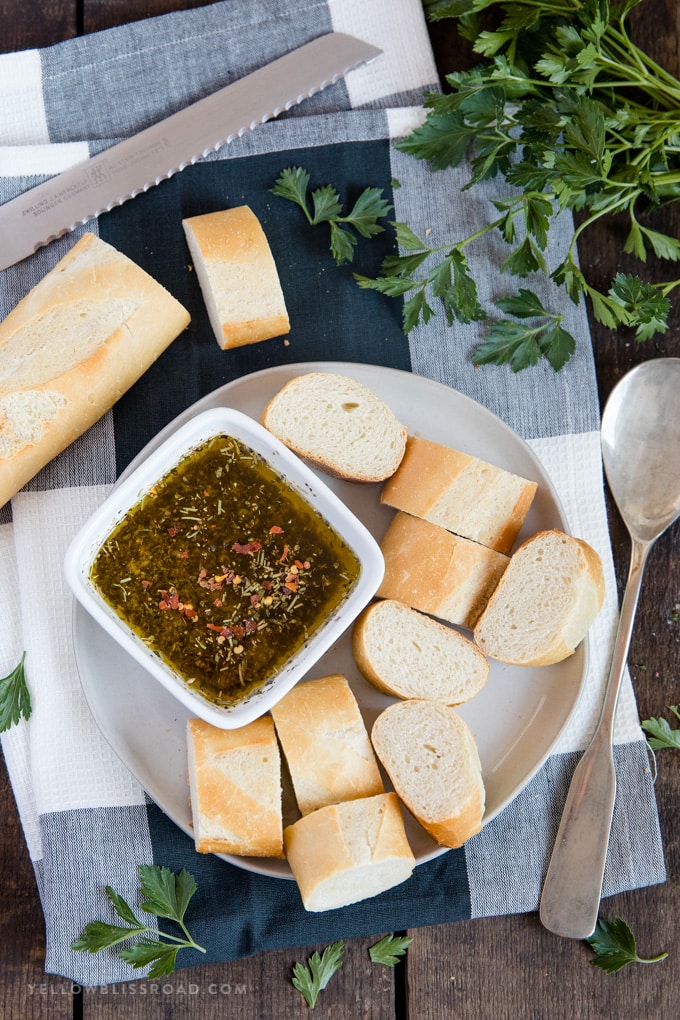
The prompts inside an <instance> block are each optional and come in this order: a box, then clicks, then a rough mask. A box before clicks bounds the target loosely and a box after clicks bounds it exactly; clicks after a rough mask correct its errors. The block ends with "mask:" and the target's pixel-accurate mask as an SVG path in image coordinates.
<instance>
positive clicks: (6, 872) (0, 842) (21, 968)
mask: <svg viewBox="0 0 680 1020" xmlns="http://www.w3.org/2000/svg"><path fill="white" fill-rule="evenodd" d="M0 803H2V805H3V819H2V825H0V888H1V889H2V910H0V961H2V962H1V964H0V968H1V980H0V1016H2V1017H21V1018H22V1020H42V1018H43V1017H49V1018H50V1020H52V1018H54V1020H65V1018H67V1017H72V1015H73V994H72V993H73V986H72V983H71V982H70V981H66V980H64V979H63V978H55V977H50V976H49V975H46V974H45V922H44V920H43V915H42V910H41V908H40V901H39V899H38V889H37V886H36V880H35V874H34V872H33V866H32V865H31V862H30V860H29V856H28V852H27V850H26V844H25V842H24V837H23V832H22V830H21V823H20V821H19V816H18V813H17V810H16V805H15V802H14V795H13V793H12V788H11V786H10V783H9V777H8V775H7V769H6V768H5V761H4V758H2V756H1V755H0Z"/></svg>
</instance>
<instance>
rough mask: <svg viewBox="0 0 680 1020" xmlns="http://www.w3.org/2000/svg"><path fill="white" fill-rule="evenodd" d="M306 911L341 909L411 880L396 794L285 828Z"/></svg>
mask: <svg viewBox="0 0 680 1020" xmlns="http://www.w3.org/2000/svg"><path fill="white" fill-rule="evenodd" d="M283 835H284V840H285V847H286V856H287V858H288V863H289V865H290V869H291V871H292V872H293V876H294V878H295V880H296V882H297V884H298V888H299V890H300V896H301V897H302V902H303V905H304V907H305V910H309V911H320V910H335V909H337V908H338V907H345V906H347V905H348V904H350V903H357V902H359V900H365V899H368V898H369V897H371V896H377V895H378V893H381V892H385V890H386V889H391V888H392V887H393V886H395V885H399V884H400V883H401V882H405V881H406V879H407V878H409V877H410V875H411V874H412V872H413V868H414V867H415V857H414V855H413V851H412V850H411V847H410V846H409V843H408V840H407V838H406V831H405V828H404V818H403V815H402V813H401V807H400V805H399V801H398V799H397V797H396V795H395V794H394V793H382V794H378V795H376V796H374V797H362V798H361V799H359V800H351V801H345V802H344V803H342V804H330V805H328V806H327V807H324V808H320V809H319V810H318V811H313V812H312V813H311V814H309V815H306V816H305V817H304V818H300V819H299V820H298V821H296V822H294V823H293V824H292V825H289V826H287V827H286V828H285V829H284V834H283Z"/></svg>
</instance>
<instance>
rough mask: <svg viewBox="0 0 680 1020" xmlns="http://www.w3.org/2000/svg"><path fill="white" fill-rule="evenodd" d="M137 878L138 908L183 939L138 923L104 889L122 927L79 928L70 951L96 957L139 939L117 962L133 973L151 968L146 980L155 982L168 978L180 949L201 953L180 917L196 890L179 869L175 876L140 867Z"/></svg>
mask: <svg viewBox="0 0 680 1020" xmlns="http://www.w3.org/2000/svg"><path fill="white" fill-rule="evenodd" d="M139 877H140V883H141V891H142V897H143V898H142V902H141V908H142V910H144V911H146V913H148V914H154V915H155V916H156V917H165V918H168V919H170V920H172V921H175V923H176V924H178V925H179V927H180V928H181V930H182V932H183V934H184V937H183V938H182V937H180V936H177V935H171V934H169V933H168V932H163V931H160V930H158V929H156V928H153V927H150V926H149V925H147V924H145V923H144V922H143V921H140V920H139V919H138V918H137V916H136V915H135V912H134V910H133V909H132V907H131V906H130V905H129V903H127V902H126V900H124V899H123V897H122V896H121V895H120V894H119V893H117V892H115V891H114V890H113V889H112V888H111V886H107V887H106V895H107V896H108V899H109V902H110V903H111V905H112V907H113V909H114V910H115V912H116V914H117V915H118V917H119V918H120V919H121V920H122V921H124V922H125V924H124V925H117V924H109V923H107V922H106V921H91V922H90V923H89V924H86V925H85V927H84V928H83V930H82V932H81V934H80V936H79V937H78V938H77V939H76V940H75V942H73V943H72V944H71V948H72V949H74V950H76V951H77V952H82V953H98V952H99V951H100V950H102V949H109V948H112V947H113V946H117V945H120V944H121V943H122V942H126V941H127V940H129V939H131V938H134V937H136V936H142V937H141V938H139V939H138V941H136V942H134V943H133V944H131V945H130V946H128V947H126V948H125V949H122V950H121V951H120V952H119V954H118V955H119V956H120V958H121V960H124V961H125V962H126V963H129V964H130V966H131V967H135V968H136V969H138V968H140V967H146V966H149V965H151V969H150V970H149V977H151V978H157V977H162V976H163V975H165V974H170V973H171V972H172V971H173V970H174V969H175V966H176V964H177V954H178V953H179V951H180V949H196V950H198V951H199V952H201V953H204V952H205V949H204V948H203V947H202V946H199V945H198V944H197V943H196V942H194V940H193V938H192V937H191V935H190V934H189V931H188V930H187V927H186V925H185V923H184V914H185V913H186V909H187V907H188V905H189V901H190V900H191V897H192V896H193V895H194V893H195V892H196V889H197V886H196V882H195V880H194V877H193V875H190V874H189V872H188V871H185V870H184V869H182V871H180V872H179V873H178V874H175V873H174V872H172V871H171V870H170V869H169V868H165V867H160V866H159V865H157V864H140V865H139Z"/></svg>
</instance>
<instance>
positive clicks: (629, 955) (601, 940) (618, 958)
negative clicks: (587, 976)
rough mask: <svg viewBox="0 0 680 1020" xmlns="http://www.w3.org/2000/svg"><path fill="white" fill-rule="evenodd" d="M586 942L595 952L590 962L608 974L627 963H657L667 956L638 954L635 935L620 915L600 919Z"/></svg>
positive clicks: (665, 954) (662, 954) (664, 954)
mask: <svg viewBox="0 0 680 1020" xmlns="http://www.w3.org/2000/svg"><path fill="white" fill-rule="evenodd" d="M586 942H587V943H588V944H589V945H590V946H591V947H592V949H594V951H595V954H596V956H595V959H594V960H592V961H591V962H592V963H593V964H594V965H595V966H596V967H601V968H602V970H605V971H606V972H607V973H608V974H613V973H614V972H615V971H617V970H621V968H622V967H626V966H627V965H628V964H629V963H658V962H660V961H661V960H665V959H666V957H667V956H668V953H660V954H659V955H658V956H653V957H651V958H644V957H641V956H638V953H637V946H636V944H635V937H634V935H633V933H632V931H631V930H630V928H629V927H628V925H627V924H626V922H625V921H623V920H622V919H621V918H620V917H617V918H615V919H614V920H613V921H604V920H602V919H600V920H599V921H598V922H597V926H596V928H595V931H594V932H593V934H592V935H591V936H590V937H589V938H587V939H586Z"/></svg>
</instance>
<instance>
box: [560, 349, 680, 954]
mask: <svg viewBox="0 0 680 1020" xmlns="http://www.w3.org/2000/svg"><path fill="white" fill-rule="evenodd" d="M601 442H602V461H603V464H604V470H605V474H606V476H607V482H608V484H609V488H610V490H611V493H612V496H613V497H614V501H615V502H616V505H617V507H618V510H619V513H620V514H621V518H622V520H623V522H624V524H625V525H626V527H627V529H628V532H629V534H630V538H631V558H630V567H629V571H628V580H627V582H626V589H625V592H624V595H623V600H622V602H621V612H620V617H619V625H618V630H617V634H616V640H615V643H614V654H613V657H612V662H611V667H610V671H609V677H608V680H607V684H606V688H605V694H604V701H603V705H602V710H601V714H600V718H599V721H598V723H597V726H596V728H595V733H594V734H593V737H592V739H591V742H590V744H589V745H588V747H587V748H586V750H585V752H584V754H583V756H582V758H581V760H580V761H579V763H578V765H577V767H576V769H575V771H574V776H573V779H572V781H571V785H570V787H569V793H568V794H567V799H566V802H565V806H564V811H563V813H562V819H561V821H560V825H559V828H558V831H557V838H556V840H555V846H554V849H553V852H552V857H551V858H550V864H549V866H548V871H547V874H546V878H545V883H544V885H543V892H542V895H541V904H540V918H541V921H542V923H543V924H544V925H545V927H546V928H548V929H549V930H550V931H552V932H554V933H555V934H556V935H563V936H565V937H567V938H577V939H584V938H587V937H588V936H589V935H592V933H593V932H594V930H595V925H596V924H597V914H598V910H599V905H600V897H601V895H602V879H603V876H604V868H605V862H606V856H607V844H608V842H609V833H610V830H611V823H612V815H613V811H614V800H615V796H616V773H615V770H614V757H613V752H612V738H613V729H614V714H615V711H616V703H617V701H618V696H619V690H620V687H621V681H622V679H623V675H624V671H625V666H626V660H627V658H628V648H629V646H630V638H631V634H632V630H633V622H634V619H635V611H636V609H637V603H638V598H639V595H640V587H641V584H642V575H643V573H644V568H645V563H646V562H647V556H648V554H649V550H650V549H651V547H652V545H653V544H654V542H655V541H656V540H657V539H658V538H659V536H660V535H662V534H663V532H664V531H666V529H667V528H669V527H670V526H671V524H673V522H674V521H675V520H677V518H678V516H680V358H658V359H656V360H655V361H647V362H644V363H643V364H641V365H639V366H638V367H637V368H634V369H633V370H632V371H631V372H629V373H628V374H627V375H626V376H624V378H623V379H622V380H621V381H620V382H619V383H618V384H617V385H616V386H615V388H614V389H613V390H612V393H611V396H610V397H609V400H608V401H607V405H606V407H605V409H604V412H603V415H602V426H601Z"/></svg>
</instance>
